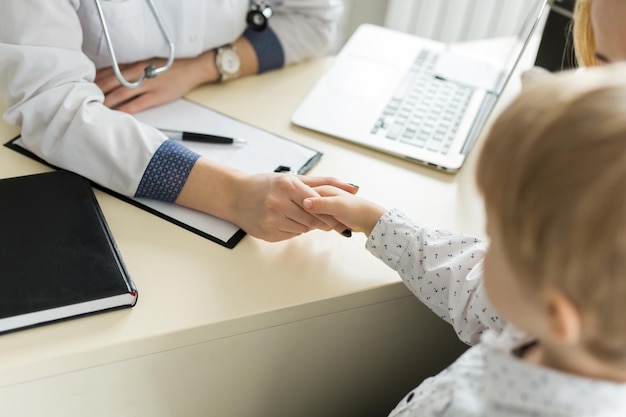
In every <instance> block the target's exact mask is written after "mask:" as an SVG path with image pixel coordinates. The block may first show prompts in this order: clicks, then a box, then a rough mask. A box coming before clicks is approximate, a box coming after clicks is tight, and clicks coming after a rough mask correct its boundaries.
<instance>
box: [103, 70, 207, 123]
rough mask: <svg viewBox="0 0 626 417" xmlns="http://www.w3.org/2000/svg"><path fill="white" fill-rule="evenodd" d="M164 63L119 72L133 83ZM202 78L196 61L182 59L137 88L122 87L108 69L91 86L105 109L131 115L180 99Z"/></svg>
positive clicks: (201, 80)
mask: <svg viewBox="0 0 626 417" xmlns="http://www.w3.org/2000/svg"><path fill="white" fill-rule="evenodd" d="M165 63H166V60H165V59H161V58H158V59H157V58H155V59H149V60H146V61H141V62H135V63H132V64H126V65H120V70H121V72H122V75H123V76H124V78H126V80H128V81H129V82H134V81H136V80H138V79H139V78H140V77H141V76H142V75H143V74H144V69H145V68H146V66H148V65H154V66H155V67H157V68H159V67H161V66H163V65H165ZM206 77H207V74H206V73H202V68H201V65H200V62H199V59H198V58H183V59H176V60H174V62H173V64H172V67H171V68H170V69H169V70H167V71H165V72H162V73H161V74H159V75H157V76H156V77H155V78H148V79H146V80H145V81H144V83H143V84H142V85H141V86H139V87H137V88H128V87H124V86H123V85H122V84H121V83H120V81H119V80H118V79H117V77H116V76H115V73H114V72H113V68H112V67H108V68H102V69H100V70H98V72H97V73H96V79H95V83H96V84H97V85H98V87H100V89H101V90H102V92H103V93H104V105H105V106H107V107H109V108H112V109H116V110H120V111H123V112H126V113H130V114H133V113H137V112H139V111H141V110H144V109H147V108H149V107H154V106H158V105H161V104H165V103H168V102H170V101H173V100H176V99H178V98H180V97H182V96H184V95H185V94H187V93H188V92H189V91H191V90H192V89H193V88H195V87H196V86H198V85H200V84H202V83H203V82H206ZM215 77H217V75H215Z"/></svg>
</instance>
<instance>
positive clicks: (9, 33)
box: [0, 0, 341, 195]
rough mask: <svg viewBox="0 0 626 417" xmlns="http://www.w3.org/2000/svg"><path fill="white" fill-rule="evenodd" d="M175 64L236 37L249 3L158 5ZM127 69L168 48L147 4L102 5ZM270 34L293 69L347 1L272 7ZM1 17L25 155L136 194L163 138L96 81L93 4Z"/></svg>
mask: <svg viewBox="0 0 626 417" xmlns="http://www.w3.org/2000/svg"><path fill="white" fill-rule="evenodd" d="M155 1H156V4H157V7H158V9H159V11H160V14H161V16H162V18H163V21H164V23H165V26H166V27H167V29H168V31H169V33H170V36H171V38H173V41H174V43H175V46H176V56H177V57H192V56H196V55H198V54H200V53H202V52H203V51H206V50H209V49H213V48H216V47H218V46H221V45H223V44H226V43H229V42H232V41H234V40H235V39H237V38H238V37H239V36H241V34H242V33H243V31H244V29H245V16H246V13H247V12H248V10H249V6H250V2H249V1H248V0H230V1H227V0H202V1H200V0H155ZM101 4H102V8H103V10H104V12H105V15H106V17H107V23H108V26H109V32H110V34H111V38H112V42H113V45H114V48H115V53H116V56H117V58H118V61H119V62H120V63H124V62H135V61H139V60H144V59H149V58H151V57H155V56H160V57H167V54H168V53H169V49H168V48H167V45H166V43H165V40H164V38H163V36H162V35H161V32H160V31H159V29H158V26H157V24H156V22H155V19H154V17H153V15H152V14H151V12H150V10H149V8H148V7H147V4H146V2H145V0H101ZM272 5H273V7H272V9H273V11H274V15H273V16H272V18H271V19H270V26H271V30H272V31H273V32H274V33H275V34H276V36H277V37H278V39H279V41H280V43H281V45H282V47H283V51H284V56H285V64H287V65H288V64H291V63H295V62H299V61H302V60H305V59H308V58H312V57H314V56H317V55H319V54H320V53H321V52H322V51H323V50H324V49H325V48H326V47H327V46H328V45H329V42H330V41H331V40H332V36H333V35H334V30H335V27H336V23H337V21H338V18H339V17H340V13H341V2H340V0H283V1H274V2H272ZM0 7H1V10H0V91H1V92H2V98H3V100H4V101H5V103H6V105H7V111H6V112H5V115H4V117H5V119H6V120H7V121H8V122H9V123H11V124H15V125H19V126H21V128H22V137H23V140H24V142H25V144H26V145H27V147H28V148H29V149H30V150H31V151H33V152H34V153H35V154H37V155H38V156H40V157H42V158H43V159H45V160H47V161H48V162H50V163H51V164H54V165H56V166H59V167H62V168H65V169H68V170H71V171H74V172H77V173H79V174H81V175H83V176H85V177H87V178H89V179H91V180H93V181H95V182H97V183H99V184H102V185H104V186H106V187H108V188H111V189H113V190H114V191H117V192H120V193H122V194H125V195H134V194H135V192H136V190H137V186H138V184H139V181H140V180H141V178H142V174H143V172H144V170H145V168H146V166H147V165H148V163H149V162H150V159H151V158H152V155H153V154H154V152H155V151H156V149H157V148H158V147H159V146H160V145H161V143H162V142H163V141H164V140H165V137H164V136H163V135H162V134H161V133H160V132H158V131H157V130H155V129H154V128H152V127H149V126H146V125H143V124H142V123H139V122H137V121H136V120H135V119H134V117H132V116H130V115H128V114H124V113H121V112H118V111H113V110H110V109H108V108H106V107H105V106H104V105H103V104H102V103H103V100H104V96H103V94H102V92H101V91H100V89H99V88H98V87H97V86H96V85H95V84H94V83H93V79H94V76H95V70H96V68H100V67H105V66H109V65H110V56H109V53H108V49H107V45H106V42H105V41H104V36H103V30H102V25H101V23H100V20H99V17H98V14H97V10H96V7H95V2H94V1H93V0H82V1H81V0H59V1H47V0H46V1H41V0H4V1H3V2H2V6H0Z"/></svg>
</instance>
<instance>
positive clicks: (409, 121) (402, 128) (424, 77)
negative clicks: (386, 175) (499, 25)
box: [291, 0, 546, 172]
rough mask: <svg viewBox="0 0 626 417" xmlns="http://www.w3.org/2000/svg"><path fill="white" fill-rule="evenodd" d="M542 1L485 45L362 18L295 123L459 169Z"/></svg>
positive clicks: (444, 167)
mask: <svg viewBox="0 0 626 417" xmlns="http://www.w3.org/2000/svg"><path fill="white" fill-rule="evenodd" d="M545 7H546V0H532V5H531V6H529V7H528V8H527V9H526V10H527V11H526V13H527V16H526V17H525V19H523V23H522V24H520V25H519V26H520V28H519V30H517V34H516V35H515V34H514V35H512V36H509V37H503V38H497V39H490V40H488V41H487V43H486V42H485V41H476V42H466V43H458V44H445V43H441V42H436V41H432V40H429V39H425V38H422V37H418V36H415V35H411V34H407V33H403V32H398V31H394V30H391V29H387V28H383V27H380V26H375V25H370V24H363V25H361V26H359V27H358V28H357V30H356V31H355V32H354V34H353V35H352V36H351V37H350V39H349V40H348V42H347V43H346V44H345V46H344V47H343V48H342V49H341V51H340V52H339V54H338V55H337V58H336V60H335V62H334V63H333V65H332V67H331V68H330V69H329V71H328V72H327V73H326V74H325V75H324V76H323V77H322V78H321V79H320V80H319V81H318V82H317V83H316V85H315V86H314V87H313V89H312V90H311V91H310V92H309V94H308V95H307V96H306V98H305V99H304V101H303V102H302V103H301V104H300V106H299V107H298V108H297V110H296V112H295V113H294V114H293V115H292V118H291V121H292V123H294V124H295V125H298V126H301V127H305V128H308V129H311V130H314V131H318V132H322V133H325V134H329V135H331V136H335V137H337V138H341V139H345V140H348V141H350V142H353V143H357V144H360V145H363V146H367V147H369V148H373V149H377V150H379V151H382V152H386V153H389V154H392V155H396V156H399V157H402V158H405V159H407V160H410V161H412V162H416V163H420V164H424V165H427V166H430V167H433V168H437V169H440V170H443V171H446V172H456V171H458V170H459V169H460V168H461V166H462V165H463V162H464V161H465V158H466V156H467V154H468V152H469V151H470V149H471V148H472V146H473V144H474V142H475V140H476V138H477V137H478V135H479V133H480V131H481V129H482V127H483V126H484V124H485V121H486V120H487V117H488V116H489V114H490V112H491V110H492V109H493V107H494V105H495V103H496V101H497V99H498V97H499V96H500V93H501V92H502V90H503V89H504V87H505V85H506V83H507V81H508V80H509V79H510V77H511V74H512V72H513V70H514V69H515V66H516V65H517V62H518V61H519V59H520V57H521V55H522V53H523V51H524V49H525V48H526V45H527V44H528V43H529V40H530V38H531V36H532V34H533V32H534V31H535V29H536V28H537V26H538V25H539V22H540V20H541V16H542V14H543V11H544V9H545ZM513 32H514V30H511V33H513ZM489 42H491V43H489ZM492 44H493V46H492ZM476 45H483V48H484V47H485V45H486V46H487V49H488V50H489V52H491V54H483V55H481V54H477V53H476V50H475V49H471V47H472V46H474V48H475V47H476ZM497 48H500V49H501V51H500V52H499V54H495V53H494V50H495V49H497ZM496 55H497V56H496Z"/></svg>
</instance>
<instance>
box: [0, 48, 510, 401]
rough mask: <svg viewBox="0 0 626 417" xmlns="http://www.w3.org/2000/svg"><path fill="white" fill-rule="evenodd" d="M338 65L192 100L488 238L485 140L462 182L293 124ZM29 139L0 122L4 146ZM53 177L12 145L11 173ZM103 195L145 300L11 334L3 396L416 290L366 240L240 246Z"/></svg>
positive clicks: (374, 190)
mask: <svg viewBox="0 0 626 417" xmlns="http://www.w3.org/2000/svg"><path fill="white" fill-rule="evenodd" d="M332 62H333V60H332V58H326V59H321V60H317V61H312V62H307V63H304V64H300V65H297V66H293V67H290V68H286V69H284V70H280V71H274V72H270V73H266V74H263V75H261V76H257V77H249V78H245V79H240V80H237V81H235V82H231V83H228V84H224V85H213V86H206V87H203V88H200V89H198V90H196V91H194V92H192V93H191V94H189V96H188V98H189V99H191V100H193V101H196V102H198V103H201V104H203V105H206V106H208V107H211V108H213V109H216V110H218V111H221V112H223V113H225V114H228V115H231V116H233V117H236V118H239V119H241V120H244V121H246V122H248V123H250V124H252V125H256V126H258V127H261V128H263V129H266V130H269V131H272V132H274V133H276V134H279V135H281V136H285V137H288V138H290V139H293V140H295V141H297V142H300V143H302V144H304V145H307V146H310V147H313V148H315V149H318V150H320V151H322V152H323V153H324V156H323V158H322V159H321V161H320V162H319V163H318V164H317V165H316V166H315V167H314V168H313V169H312V170H311V172H310V175H320V176H335V177H338V178H341V179H343V180H346V181H349V182H352V183H355V184H358V185H359V186H360V187H361V188H360V194H361V195H362V196H364V197H366V198H371V199H374V200H376V201H377V202H379V203H381V204H383V205H385V206H387V207H398V208H400V209H402V210H403V211H404V212H405V213H407V214H408V215H410V216H411V217H413V218H414V219H416V220H418V221H421V222H422V223H424V224H428V225H436V226H437V227H439V228H448V229H455V230H461V231H464V232H467V233H470V234H473V235H476V236H479V237H480V236H484V230H483V228H484V218H483V208H482V202H481V199H480V196H479V195H478V193H477V190H476V187H475V185H474V178H473V176H474V167H475V164H476V158H477V156H478V150H479V149H478V148H479V145H480V142H479V143H478V145H477V147H476V148H475V149H474V151H472V152H471V153H470V155H469V158H468V159H467V161H466V163H465V166H464V167H463V168H462V169H461V171H460V172H459V173H457V174H455V175H450V174H446V173H441V172H438V171H435V170H432V169H429V168H426V167H423V166H419V165H416V164H412V163H410V162H407V161H404V160H402V159H399V158H396V157H392V156H386V155H383V154H381V153H378V152H376V151H372V150H369V149H366V148H362V147H359V146H357V145H353V144H350V143H347V142H343V141H341V140H338V139H335V138H331V137H328V136H325V135H322V134H317V133H314V132H311V131H308V130H305V129H302V128H299V127H296V126H294V125H292V124H290V121H289V117H290V115H291V114H292V113H293V112H294V110H295V109H296V107H297V106H298V104H299V103H300V102H301V100H302V99H303V98H304V96H305V95H306V93H307V92H308V91H309V90H310V88H311V87H312V86H313V84H314V83H315V81H316V80H317V79H318V78H319V77H320V76H321V74H323V72H324V71H325V70H326V69H327V68H328V67H329V66H330V65H331V64H332ZM516 82H517V81H515V80H514V81H513V84H515V83H516ZM516 88H517V86H515V85H514V86H513V87H511V88H510V90H512V91H515V89H516ZM507 100H508V99H506V98H503V99H502V100H501V101H500V103H499V104H498V107H501V106H502V105H504V104H505V103H506V102H507ZM496 111H497V110H496ZM18 133H19V131H18V129H17V128H15V127H13V126H9V125H7V124H6V123H5V122H0V141H2V143H5V142H7V141H8V140H9V139H11V138H13V137H14V136H15V135H17V134H18ZM47 170H48V168H46V167H44V166H43V165H41V164H39V163H37V162H34V161H32V160H30V159H28V158H26V157H24V156H22V155H19V154H17V153H15V152H14V151H11V150H9V149H7V148H6V147H0V177H11V176H18V175H26V174H31V173H36V172H43V171H47ZM96 194H97V197H98V200H99V202H100V204H101V206H102V209H103V212H104V214H105V216H106V219H107V221H108V223H109V226H110V228H111V230H112V232H113V234H114V236H115V239H116V241H117V243H118V246H119V248H120V251H121V253H122V255H123V257H124V260H125V262H126V264H127V267H128V270H129V272H130V274H131V275H132V277H133V279H134V281H135V283H136V284H137V287H138V288H139V293H140V296H139V301H138V304H137V305H136V306H135V307H134V308H132V309H126V310H120V311H115V312H108V313H104V314H100V315H95V316H90V317H85V318H80V319H76V320H70V321H66V322H62V323H56V324H53V325H47V326H42V327H39V328H35V329H30V330H25V331H19V332H15V333H11V334H7V335H3V336H0V389H2V388H3V387H11V386H15V385H19V384H21V383H25V382H28V381H35V380H41V379H44V378H47V377H51V376H54V375H60V374H67V373H71V372H74V371H77V370H81V369H89V368H94V367H97V366H99V365H103V364H107V363H114V362H123V361H127V360H130V359H132V358H138V357H146V356H147V355H151V354H155V353H158V352H166V351H169V350H173V349H177V348H181V347H184V346H193V345H195V344H200V343H204V342H207V341H211V340H219V339H223V338H227V337H230V336H234V335H240V334H245V333H247V332H253V331H256V330H258V329H264V328H272V327H274V326H280V325H283V324H286V323H293V322H297V321H300V320H305V319H308V318H312V317H318V316H322V315H328V314H332V313H334V312H338V311H347V310H350V309H355V308H359V307H362V306H366V305H374V304H377V303H384V302H388V301H390V300H397V299H403V298H406V297H407V296H408V295H409V293H408V291H407V289H406V288H405V287H404V285H403V284H402V283H401V281H400V279H399V278H398V276H397V275H396V273H395V272H393V271H391V270H390V269H389V268H387V267H386V266H385V265H384V264H382V263H381V262H380V261H378V260H377V259H375V258H374V257H373V256H371V255H370V254H369V253H368V252H367V251H366V250H365V249H364V242H365V237H364V236H361V235H355V236H353V237H352V238H350V239H347V238H345V237H343V236H340V235H338V234H336V233H325V232H318V231H314V232H311V233H308V234H305V235H302V236H300V237H297V238H294V239H291V240H289V241H285V242H279V243H267V242H264V241H261V240H258V239H255V238H252V237H250V236H246V237H245V238H244V239H243V241H242V242H241V243H240V244H239V245H238V246H237V247H236V248H234V249H233V250H229V249H225V248H223V247H221V246H219V245H217V244H215V243H212V242H210V241H208V240H206V239H204V238H202V237H199V236H197V235H195V234H193V233H190V232H188V231H186V230H184V229H182V228H180V227H177V226H175V225H173V224H171V223H169V222H167V221H164V220H162V219H160V218H158V217H156V216H153V215H151V214H148V213H146V212H144V211H142V210H140V209H138V208H136V207H134V206H132V205H130V204H127V203H124V202H122V201H120V200H118V199H116V198H114V197H111V196H110V195H108V194H105V193H103V192H100V191H96Z"/></svg>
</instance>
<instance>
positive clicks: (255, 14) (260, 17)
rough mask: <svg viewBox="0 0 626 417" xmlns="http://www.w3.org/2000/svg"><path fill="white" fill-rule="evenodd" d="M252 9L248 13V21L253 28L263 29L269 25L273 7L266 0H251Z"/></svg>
mask: <svg viewBox="0 0 626 417" xmlns="http://www.w3.org/2000/svg"><path fill="white" fill-rule="evenodd" d="M251 3H252V4H251V5H250V11H249V12H248V14H247V15H246V22H247V23H248V25H249V26H250V28H251V29H253V30H256V31H262V30H264V29H265V28H266V27H267V21H268V20H269V18H270V17H272V8H271V7H270V6H269V5H268V4H265V1H263V0H261V1H251Z"/></svg>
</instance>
